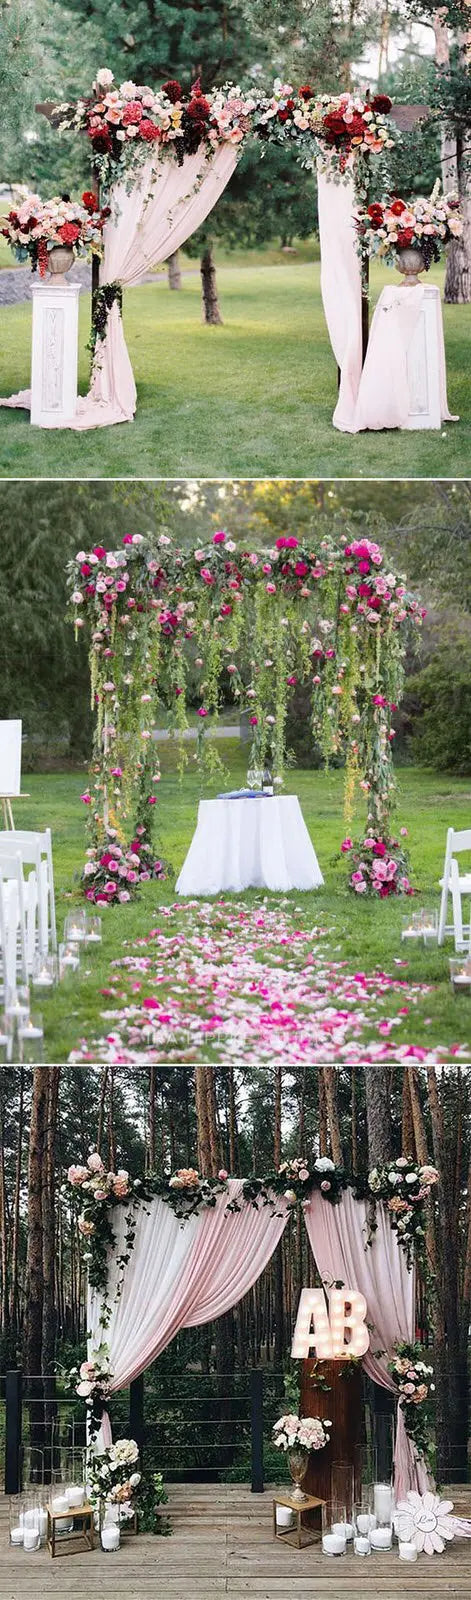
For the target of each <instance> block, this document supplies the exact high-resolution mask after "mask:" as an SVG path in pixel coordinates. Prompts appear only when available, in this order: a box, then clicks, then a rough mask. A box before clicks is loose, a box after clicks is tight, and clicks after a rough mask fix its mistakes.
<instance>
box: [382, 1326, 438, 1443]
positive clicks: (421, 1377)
mask: <svg viewBox="0 0 471 1600" xmlns="http://www.w3.org/2000/svg"><path fill="white" fill-rule="evenodd" d="M394 1350H395V1353H394V1357H393V1359H392V1361H389V1362H388V1372H390V1373H391V1377H392V1378H394V1382H395V1384H396V1388H397V1390H398V1394H399V1405H400V1407H401V1411H402V1413H403V1417H404V1425H405V1429H406V1433H407V1434H408V1436H409V1439H412V1440H413V1443H414V1445H415V1448H416V1450H417V1453H418V1455H419V1456H422V1457H423V1458H424V1460H425V1461H428V1458H429V1447H430V1404H431V1400H432V1397H433V1395H434V1394H435V1384H434V1382H433V1375H434V1373H433V1367H431V1366H430V1365H429V1364H428V1362H426V1361H424V1360H423V1351H422V1347H421V1345H420V1344H396V1345H395V1347H394Z"/></svg>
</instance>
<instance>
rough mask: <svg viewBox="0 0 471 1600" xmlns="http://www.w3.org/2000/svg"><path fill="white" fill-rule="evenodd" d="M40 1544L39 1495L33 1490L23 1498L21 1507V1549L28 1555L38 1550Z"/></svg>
mask: <svg viewBox="0 0 471 1600" xmlns="http://www.w3.org/2000/svg"><path fill="white" fill-rule="evenodd" d="M40 1543H41V1532H40V1503H39V1495H38V1493H37V1492H36V1491H35V1490H34V1491H33V1490H31V1492H30V1493H29V1494H26V1495H25V1497H24V1507H23V1548H24V1549H25V1550H28V1551H29V1552H30V1553H31V1552H32V1551H34V1550H39V1546H40Z"/></svg>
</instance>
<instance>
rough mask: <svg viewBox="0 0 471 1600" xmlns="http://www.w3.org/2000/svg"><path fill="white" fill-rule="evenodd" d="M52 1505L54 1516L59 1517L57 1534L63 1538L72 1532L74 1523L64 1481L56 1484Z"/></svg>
mask: <svg viewBox="0 0 471 1600" xmlns="http://www.w3.org/2000/svg"><path fill="white" fill-rule="evenodd" d="M50 1505H51V1511H52V1513H53V1515H54V1517H57V1518H58V1521H57V1522H56V1533H57V1535H58V1536H59V1537H61V1538H62V1536H63V1535H64V1537H65V1535H66V1534H68V1533H72V1532H73V1527H74V1524H73V1521H72V1518H71V1515H70V1509H71V1508H70V1506H69V1503H68V1500H67V1495H66V1485H65V1484H64V1483H61V1484H60V1485H58V1484H56V1485H55V1486H54V1489H53V1493H52V1495H51V1502H50ZM62 1513H63V1515H62Z"/></svg>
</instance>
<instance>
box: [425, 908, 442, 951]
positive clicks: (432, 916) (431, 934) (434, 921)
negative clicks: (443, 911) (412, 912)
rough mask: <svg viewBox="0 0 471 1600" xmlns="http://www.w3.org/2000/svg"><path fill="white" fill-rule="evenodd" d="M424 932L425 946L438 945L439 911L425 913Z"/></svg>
mask: <svg viewBox="0 0 471 1600" xmlns="http://www.w3.org/2000/svg"><path fill="white" fill-rule="evenodd" d="M422 931H423V936H424V944H425V945H428V944H436V942H437V939H438V911H423V913H422Z"/></svg>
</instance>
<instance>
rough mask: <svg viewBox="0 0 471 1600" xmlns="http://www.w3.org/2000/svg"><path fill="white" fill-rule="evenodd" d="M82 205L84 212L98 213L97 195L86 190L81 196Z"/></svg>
mask: <svg viewBox="0 0 471 1600" xmlns="http://www.w3.org/2000/svg"><path fill="white" fill-rule="evenodd" d="M82 205H83V206H85V210H86V211H98V195H96V194H93V193H92V190H91V189H86V190H85V193H84V194H83V195H82Z"/></svg>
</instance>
